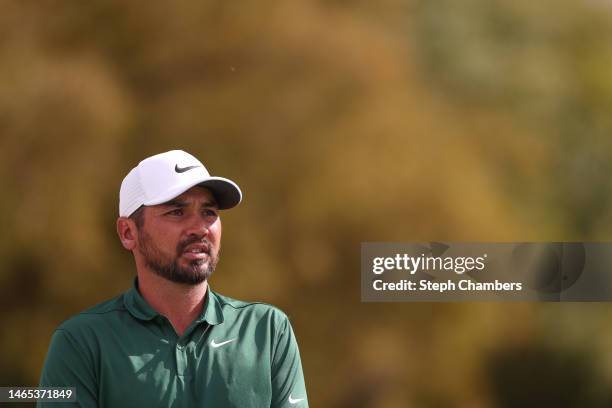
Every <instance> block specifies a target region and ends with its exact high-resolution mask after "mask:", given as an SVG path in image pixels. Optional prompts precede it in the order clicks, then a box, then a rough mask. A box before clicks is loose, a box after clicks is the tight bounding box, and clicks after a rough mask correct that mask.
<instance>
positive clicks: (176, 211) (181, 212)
mask: <svg viewBox="0 0 612 408" xmlns="http://www.w3.org/2000/svg"><path fill="white" fill-rule="evenodd" d="M166 214H168V215H183V210H182V209H180V208H177V209H176V210H172V211H168V212H167V213H166Z"/></svg>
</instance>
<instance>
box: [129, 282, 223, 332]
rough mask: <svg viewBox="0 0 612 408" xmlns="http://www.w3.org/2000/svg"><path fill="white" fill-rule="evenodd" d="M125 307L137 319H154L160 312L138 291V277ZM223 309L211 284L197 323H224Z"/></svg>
mask: <svg viewBox="0 0 612 408" xmlns="http://www.w3.org/2000/svg"><path fill="white" fill-rule="evenodd" d="M123 303H124V304H125V308H126V309H127V310H128V311H129V312H130V313H131V314H132V316H134V317H135V318H137V319H140V320H152V319H154V318H156V317H157V316H160V314H159V313H158V312H157V311H156V310H155V309H153V308H152V307H151V306H150V305H149V304H148V303H147V301H146V300H145V299H144V298H143V297H142V295H141V294H140V292H139V291H138V278H137V277H136V278H134V286H132V287H131V288H130V290H128V291H127V292H126V293H125V296H124V297H123ZM223 320H224V319H223V310H222V308H221V304H220V302H219V298H218V297H217V294H216V293H214V292H213V291H212V290H211V289H210V286H208V288H207V289H206V300H205V302H204V307H203V308H202V313H201V314H200V316H199V317H198V318H197V319H196V320H195V322H196V323H201V322H204V321H205V322H207V323H208V324H211V325H216V324H219V323H223Z"/></svg>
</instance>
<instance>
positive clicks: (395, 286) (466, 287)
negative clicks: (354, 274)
mask: <svg viewBox="0 0 612 408" xmlns="http://www.w3.org/2000/svg"><path fill="white" fill-rule="evenodd" d="M372 287H373V289H374V290H376V291H400V292H401V291H408V292H410V291H425V292H439V293H444V292H449V291H470V292H471V291H476V292H500V291H501V292H519V291H521V290H523V284H522V283H521V282H500V281H498V280H495V281H494V282H474V281H471V280H469V279H462V280H460V281H458V282H455V281H452V280H448V281H445V282H432V281H430V280H427V279H421V280H419V281H418V282H417V281H411V280H408V279H402V280H399V281H396V282H384V281H382V280H381V279H377V280H375V281H373V282H372Z"/></svg>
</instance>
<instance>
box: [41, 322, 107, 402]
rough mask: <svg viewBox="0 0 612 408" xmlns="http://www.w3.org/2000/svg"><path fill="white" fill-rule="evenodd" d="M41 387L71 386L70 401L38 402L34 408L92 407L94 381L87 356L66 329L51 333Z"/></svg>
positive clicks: (91, 367)
mask: <svg viewBox="0 0 612 408" xmlns="http://www.w3.org/2000/svg"><path fill="white" fill-rule="evenodd" d="M40 386H41V387H75V388H76V399H77V401H76V403H74V402H66V403H61V402H38V404H37V407H38V408H76V407H79V408H81V407H82V408H95V407H97V406H98V404H97V389H98V387H97V381H96V375H95V370H94V364H93V361H92V358H91V355H88V353H85V352H84V350H83V349H82V348H81V347H79V344H78V343H77V342H76V341H75V340H74V338H73V337H72V336H71V335H70V333H68V332H67V331H66V330H63V329H58V330H56V331H55V333H53V337H52V338H51V344H50V345H49V351H48V352H47V357H46V359H45V364H44V366H43V370H42V373H41V376H40Z"/></svg>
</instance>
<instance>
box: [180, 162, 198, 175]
mask: <svg viewBox="0 0 612 408" xmlns="http://www.w3.org/2000/svg"><path fill="white" fill-rule="evenodd" d="M196 167H200V166H187V167H179V166H178V164H176V165H174V171H176V172H177V173H184V172H186V171H188V170H191V169H195V168H196Z"/></svg>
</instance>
